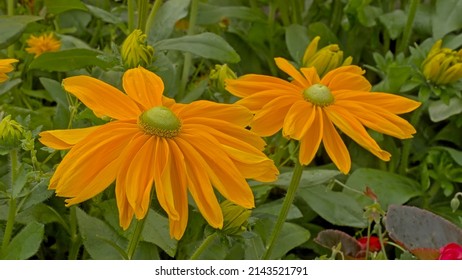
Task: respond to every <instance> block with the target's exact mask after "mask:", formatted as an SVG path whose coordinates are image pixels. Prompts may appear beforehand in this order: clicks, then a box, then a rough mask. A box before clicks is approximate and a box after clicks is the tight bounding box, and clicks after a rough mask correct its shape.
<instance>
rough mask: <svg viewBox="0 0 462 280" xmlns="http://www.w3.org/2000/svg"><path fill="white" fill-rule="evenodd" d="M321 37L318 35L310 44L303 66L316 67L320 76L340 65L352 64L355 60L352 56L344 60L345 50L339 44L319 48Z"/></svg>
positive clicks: (304, 56)
mask: <svg viewBox="0 0 462 280" xmlns="http://www.w3.org/2000/svg"><path fill="white" fill-rule="evenodd" d="M320 39H321V37H319V36H316V37H315V38H314V39H313V40H312V41H311V42H310V44H309V45H308V47H307V48H306V50H305V54H304V55H303V61H302V65H303V67H314V68H316V71H317V72H318V75H319V76H320V77H322V76H324V75H325V74H326V73H327V72H329V71H331V70H333V69H335V68H338V67H340V66H347V65H350V64H351V62H352V61H353V58H352V57H351V56H349V57H347V58H346V59H345V60H343V51H341V50H340V48H339V47H338V45H337V44H331V45H328V46H326V47H324V48H322V49H320V50H318V43H319V40H320Z"/></svg>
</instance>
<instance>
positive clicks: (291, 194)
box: [262, 160, 303, 260]
mask: <svg viewBox="0 0 462 280" xmlns="http://www.w3.org/2000/svg"><path fill="white" fill-rule="evenodd" d="M302 173H303V166H302V165H301V164H300V162H299V161H298V160H297V161H295V167H294V171H293V174H292V179H291V180H290V185H289V188H288V189H287V194H286V197H285V198H284V202H283V203H282V208H281V212H280V213H279V216H278V219H277V221H276V225H275V226H274V228H273V231H272V232H271V236H270V238H269V241H268V244H267V246H266V251H265V253H264V254H263V256H262V259H264V260H268V259H269V258H270V257H271V253H272V252H273V249H274V245H276V240H277V239H278V237H279V234H280V233H281V229H282V226H283V225H284V222H285V221H286V218H287V214H289V209H290V206H291V205H292V203H293V201H294V198H295V193H296V192H297V189H298V185H299V184H300V179H301V178H302Z"/></svg>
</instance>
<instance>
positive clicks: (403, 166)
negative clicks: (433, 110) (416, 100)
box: [398, 105, 425, 175]
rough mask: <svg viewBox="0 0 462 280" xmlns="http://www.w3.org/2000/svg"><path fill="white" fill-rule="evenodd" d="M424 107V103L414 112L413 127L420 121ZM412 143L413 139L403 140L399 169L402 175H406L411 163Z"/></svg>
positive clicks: (412, 117)
mask: <svg viewBox="0 0 462 280" xmlns="http://www.w3.org/2000/svg"><path fill="white" fill-rule="evenodd" d="M424 107H425V106H423V105H422V106H420V107H419V108H417V110H415V111H414V112H413V113H412V116H411V120H410V123H411V125H412V126H413V127H416V125H417V123H418V122H419V119H420V116H421V115H422V112H423V110H424ZM411 144H412V139H406V140H404V141H403V149H402V152H401V161H400V164H399V170H398V171H399V172H398V173H399V174H400V175H406V172H407V167H408V164H409V155H410V153H411Z"/></svg>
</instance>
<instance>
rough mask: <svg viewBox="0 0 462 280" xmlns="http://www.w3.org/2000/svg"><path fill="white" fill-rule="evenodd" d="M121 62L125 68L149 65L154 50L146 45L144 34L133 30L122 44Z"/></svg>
mask: <svg viewBox="0 0 462 280" xmlns="http://www.w3.org/2000/svg"><path fill="white" fill-rule="evenodd" d="M121 53H122V60H123V62H124V65H125V66H126V67H127V68H135V67H138V66H139V65H141V66H147V65H149V64H151V62H152V57H153V55H154V48H153V47H152V46H149V45H148V44H147V43H146V34H144V33H143V32H142V31H141V30H139V29H135V30H133V32H132V33H131V34H130V35H128V36H127V38H126V39H125V41H124V42H123V44H122V51H121Z"/></svg>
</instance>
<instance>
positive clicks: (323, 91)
mask: <svg viewBox="0 0 462 280" xmlns="http://www.w3.org/2000/svg"><path fill="white" fill-rule="evenodd" d="M303 98H304V99H305V100H307V101H309V102H311V103H313V104H314V105H316V106H321V107H324V106H328V105H331V104H332V103H334V100H335V99H334V95H333V94H332V92H330V89H329V88H328V87H326V86H325V85H322V84H314V85H312V86H310V87H309V88H307V89H305V90H304V91H303Z"/></svg>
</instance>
